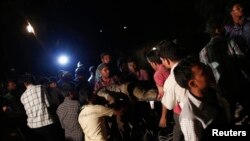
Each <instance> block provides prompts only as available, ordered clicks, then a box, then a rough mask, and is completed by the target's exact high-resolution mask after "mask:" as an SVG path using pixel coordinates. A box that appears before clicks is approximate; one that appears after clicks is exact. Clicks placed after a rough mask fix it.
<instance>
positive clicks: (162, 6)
mask: <svg viewBox="0 0 250 141" xmlns="http://www.w3.org/2000/svg"><path fill="white" fill-rule="evenodd" d="M118 1H119V0H117V1H108V0H102V1H101V0H100V1H95V0H88V1H87V0H81V1H80V0H79V1H77V0H2V1H1V8H0V9H1V28H2V29H1V48H0V56H1V61H0V63H1V72H4V73H2V74H1V75H5V74H6V72H7V71H8V70H9V69H10V68H16V69H17V70H18V71H20V72H26V71H27V72H31V73H38V74H42V75H50V74H55V72H57V71H58V70H60V69H66V70H74V68H75V67H76V63H77V62H78V61H81V62H82V63H83V64H84V65H85V66H86V67H89V66H90V65H97V64H98V63H99V62H100V57H99V56H100V53H101V52H103V51H108V52H110V53H111V54H112V56H113V58H114V61H115V59H116V58H117V57H119V56H127V55H130V54H132V55H137V57H141V58H142V57H143V56H139V55H142V54H143V50H147V49H148V48H151V47H153V45H154V44H156V43H157V42H159V41H160V40H162V39H173V38H176V37H177V38H179V39H180V40H181V41H182V43H183V45H184V46H185V48H186V49H187V50H188V51H189V52H190V53H194V54H195V53H197V52H198V51H199V50H200V49H201V48H202V47H203V46H204V45H205V44H206V42H207V41H208V39H209V38H208V37H207V35H206V34H205V33H204V22H205V20H206V19H207V18H209V17H211V16H213V15H216V14H218V13H220V14H222V15H225V10H224V8H225V5H226V3H227V0H161V1H157V0H154V1H146V0H143V1H136V2H135V1H126V0H120V1H119V2H118ZM244 2H245V3H246V6H249V2H248V1H247V0H245V1H244ZM27 20H28V21H29V22H30V23H31V24H32V25H33V27H34V30H35V32H36V36H34V35H33V34H30V33H28V32H27V31H26V26H27ZM124 27H125V28H124ZM100 30H101V31H102V32H100ZM61 53H64V54H67V55H69V56H70V64H68V66H64V67H62V66H59V65H58V64H57V63H56V57H57V56H58V55H59V54H61Z"/></svg>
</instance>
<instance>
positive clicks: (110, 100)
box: [107, 95, 115, 104]
mask: <svg viewBox="0 0 250 141" xmlns="http://www.w3.org/2000/svg"><path fill="white" fill-rule="evenodd" d="M107 101H108V103H109V104H113V103H115V99H114V98H113V97H112V96H110V95H108V96H107Z"/></svg>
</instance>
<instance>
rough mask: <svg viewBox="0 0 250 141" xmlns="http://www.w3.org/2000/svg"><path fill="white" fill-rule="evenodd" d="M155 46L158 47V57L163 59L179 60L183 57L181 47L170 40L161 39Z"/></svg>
mask: <svg viewBox="0 0 250 141" xmlns="http://www.w3.org/2000/svg"><path fill="white" fill-rule="evenodd" d="M157 47H158V48H159V52H160V57H162V58H165V59H167V58H168V59H170V60H171V61H179V60H181V59H182V58H183V57H184V54H185V52H184V50H183V48H182V47H181V46H180V45H179V44H177V43H174V42H172V41H166V40H163V41H161V42H160V43H158V45H157Z"/></svg>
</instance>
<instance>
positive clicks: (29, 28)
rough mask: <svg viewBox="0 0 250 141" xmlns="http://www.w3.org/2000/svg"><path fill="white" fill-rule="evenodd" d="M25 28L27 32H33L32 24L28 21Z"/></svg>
mask: <svg viewBox="0 0 250 141" xmlns="http://www.w3.org/2000/svg"><path fill="white" fill-rule="evenodd" d="M26 29H27V31H28V32H29V33H33V34H35V31H34V28H33V26H32V25H31V24H30V23H29V22H28V25H27V27H26Z"/></svg>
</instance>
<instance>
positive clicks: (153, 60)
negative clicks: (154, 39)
mask: <svg viewBox="0 0 250 141" xmlns="http://www.w3.org/2000/svg"><path fill="white" fill-rule="evenodd" d="M146 58H147V61H148V63H149V64H150V66H151V67H152V68H153V69H154V70H156V68H157V66H158V65H160V64H162V62H161V59H160V55H159V51H158V50H150V51H149V52H148V53H147V54H146Z"/></svg>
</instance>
